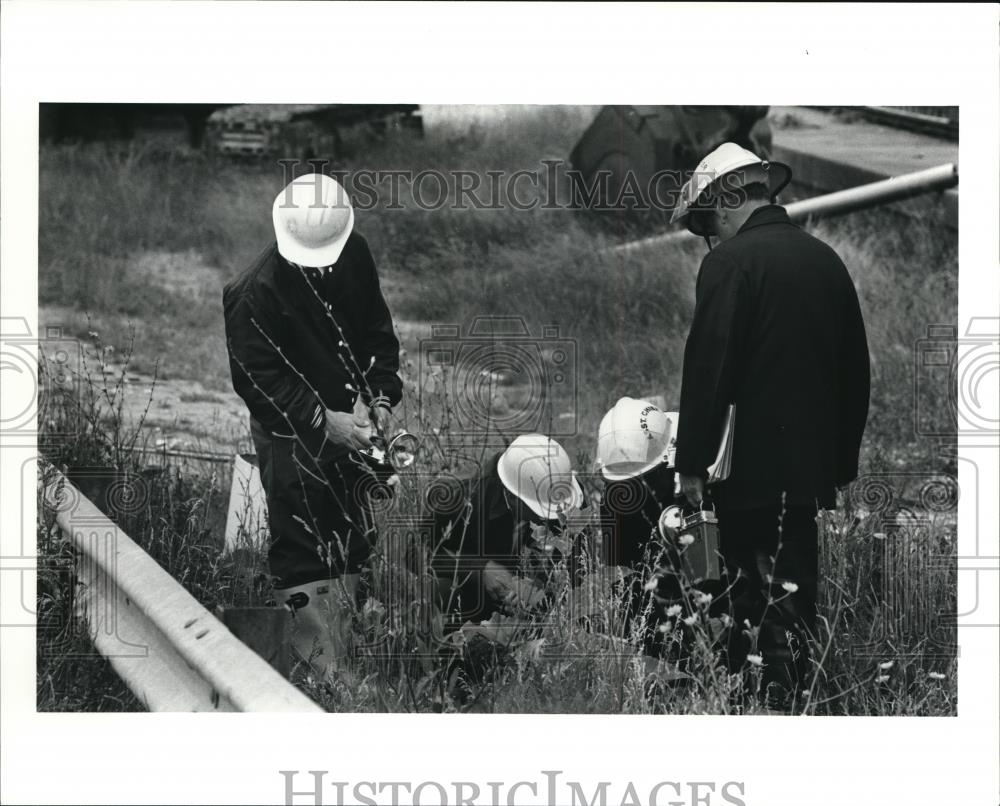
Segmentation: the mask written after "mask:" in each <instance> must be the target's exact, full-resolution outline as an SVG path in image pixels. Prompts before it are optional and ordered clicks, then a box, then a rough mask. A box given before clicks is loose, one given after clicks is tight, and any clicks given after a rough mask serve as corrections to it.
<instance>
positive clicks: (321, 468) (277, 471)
mask: <svg viewBox="0 0 1000 806" xmlns="http://www.w3.org/2000/svg"><path fill="white" fill-rule="evenodd" d="M250 432H251V436H252V437H253V441H254V445H255V447H256V449H257V457H258V464H259V467H260V479H261V486H262V487H263V488H264V495H265V497H266V499H267V514H268V522H269V524H270V529H271V545H270V548H269V550H268V564H269V566H270V570H271V574H272V575H273V576H274V577H275V580H274V584H275V587H278V588H288V587H293V586H296V585H304V584H306V583H308V582H316V581H318V580H321V579H332V578H336V577H339V576H341V575H342V574H356V573H358V572H359V571H361V570H362V569H364V568H365V566H366V565H367V564H368V562H369V560H370V558H371V554H372V550H373V548H374V545H375V527H374V520H373V518H372V512H371V503H370V499H369V494H370V493H371V492H372V489H373V486H375V485H378V484H380V483H381V482H380V480H379V479H378V478H377V477H376V476H375V474H374V473H372V471H371V470H370V469H368V468H367V467H366V466H365V465H364V464H363V463H361V461H360V460H359V459H357V457H353V458H352V456H351V455H347V456H344V455H340V456H337V457H333V458H323V457H321V456H319V457H317V456H315V455H313V454H312V453H311V452H310V451H309V450H307V449H306V448H305V447H304V446H303V445H302V443H301V442H299V441H298V440H296V439H294V438H282V437H274V436H272V435H270V434H268V433H267V432H266V431H264V429H263V428H261V427H260V425H259V424H258V423H256V422H255V421H253V420H251V429H250Z"/></svg>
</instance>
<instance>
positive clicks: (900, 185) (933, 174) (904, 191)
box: [611, 163, 958, 253]
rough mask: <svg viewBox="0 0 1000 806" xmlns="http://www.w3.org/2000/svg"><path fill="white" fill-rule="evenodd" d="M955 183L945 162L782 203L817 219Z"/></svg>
mask: <svg viewBox="0 0 1000 806" xmlns="http://www.w3.org/2000/svg"><path fill="white" fill-rule="evenodd" d="M957 184H958V166H957V165H955V164H954V163H946V164H944V165H938V166H936V167H934V168H926V169H924V170H922V171H915V172H913V173H909V174H903V175H902V176H893V177H890V178H888V179H880V180H879V181H877V182H871V183H869V184H867V185H859V186H858V187H853V188H847V189H845V190H838V191H835V192H834V193H826V194H824V195H822V196H816V197H815V198H812V199H803V200H802V201H797V202H793V203H792V204H789V205H786V206H785V210H786V211H787V212H788V217H789V218H790V219H791V220H792V221H804V220H805V219H807V218H821V217H825V216H834V215H843V214H844V213H852V212H855V211H857V210H866V209H868V208H870V207H877V206H878V205H881V204H889V203H890V202H895V201H902V200H903V199H910V198H913V197H914V196H920V195H922V194H924V193H931V192H933V191H936V190H947V189H948V188H952V187H955V186H956V185H957ZM694 237H695V236H693V235H692V234H691V233H689V232H687V230H680V231H678V232H668V233H666V234H664V235H654V236H652V237H649V238H642V239H640V240H637V241H630V242H629V243H623V244H621V245H619V246H616V247H614V249H612V250H611V251H612V252H616V253H627V252H634V251H636V250H641V249H645V248H647V247H651V246H663V245H665V244H669V243H674V242H677V241H682V240H684V239H687V238H694Z"/></svg>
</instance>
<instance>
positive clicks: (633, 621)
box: [597, 397, 731, 679]
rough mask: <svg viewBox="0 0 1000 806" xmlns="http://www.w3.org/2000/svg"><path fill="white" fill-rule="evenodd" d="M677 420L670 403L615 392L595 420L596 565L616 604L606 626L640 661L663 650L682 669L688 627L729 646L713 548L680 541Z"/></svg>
mask: <svg viewBox="0 0 1000 806" xmlns="http://www.w3.org/2000/svg"><path fill="white" fill-rule="evenodd" d="M677 427H678V416H677V414H676V412H664V411H661V410H660V409H659V408H658V407H657V406H655V405H654V404H652V403H650V402H648V401H645V400H637V399H633V398H631V397H623V398H621V399H620V400H619V401H618V402H617V403H616V404H615V405H614V407H612V408H611V409H610V410H609V411H608V413H607V414H606V415H605V416H604V418H603V419H602V421H601V425H600V429H599V432H598V441H597V461H598V467H599V469H600V473H601V476H602V479H603V481H604V494H603V496H602V499H601V510H600V522H601V534H602V541H601V553H600V559H601V563H600V565H601V566H603V567H604V569H605V573H609V572H611V573H612V579H611V580H609V581H610V583H611V584H610V589H611V591H612V594H613V596H612V601H613V602H614V603H615V604H616V605H617V607H616V612H614V614H613V619H612V622H611V624H610V625H605V627H606V628H610V630H611V631H612V633H613V634H617V635H619V636H620V637H622V638H624V639H627V640H630V641H636V642H637V643H638V644H639V645H640V646H641V648H642V651H643V654H644V656H645V658H646V659H647V669H649V670H650V671H652V670H653V669H654V668H655V667H656V666H657V664H658V662H659V661H661V660H666V661H668V666H669V669H670V672H671V673H672V674H674V675H675V676H676V678H677V679H683V678H684V677H685V674H686V672H687V670H688V667H689V660H690V649H691V646H692V645H693V644H694V634H693V633H694V630H696V629H697V630H702V631H703V632H704V635H705V636H707V637H709V638H710V639H711V642H712V643H713V649H714V650H715V651H716V652H717V653H719V654H720V655H727V654H728V652H729V651H730V648H729V647H728V646H727V642H728V640H729V638H730V636H731V632H730V631H729V630H727V629H726V625H727V624H730V623H731V619H730V618H728V612H727V610H728V602H727V599H726V596H725V590H724V587H723V584H722V582H721V581H720V579H719V577H720V574H718V573H715V572H714V571H712V570H711V568H712V567H714V568H718V566H719V563H720V559H721V558H720V557H719V556H718V554H717V552H716V551H714V549H713V547H711V546H708V547H707V551H706V546H703V545H701V544H699V543H693V544H692V545H690V546H688V545H685V543H684V542H683V537H682V536H681V535H680V531H681V529H682V526H683V523H684V521H685V516H690V515H692V514H693V512H692V511H690V510H685V509H682V507H681V506H679V504H680V503H681V499H680V497H679V495H678V491H677V487H676V481H675V471H674V452H675V445H676V437H677ZM689 552H690V553H689ZM698 552H701V560H702V562H699V561H697V559H698ZM706 561H707V562H706ZM599 567H600V566H599ZM708 602H710V603H711V605H710V606H709V605H708V604H707V603H708Z"/></svg>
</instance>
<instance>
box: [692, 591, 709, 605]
mask: <svg viewBox="0 0 1000 806" xmlns="http://www.w3.org/2000/svg"><path fill="white" fill-rule="evenodd" d="M695 601H696V602H698V604H700V605H706V606H707V605H710V604H711V603H712V594H710V593H699V594H698V598H697V599H696V600H695Z"/></svg>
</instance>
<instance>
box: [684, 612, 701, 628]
mask: <svg viewBox="0 0 1000 806" xmlns="http://www.w3.org/2000/svg"><path fill="white" fill-rule="evenodd" d="M697 622H698V614H697V613H692V614H691V615H690V616H688V617H687V618H686V619H684V623H685V624H687V625H688V627H693V626H694V625H695V624H697Z"/></svg>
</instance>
